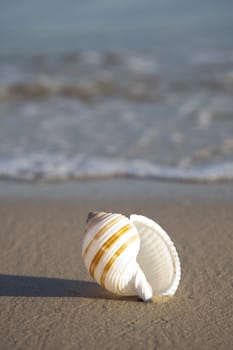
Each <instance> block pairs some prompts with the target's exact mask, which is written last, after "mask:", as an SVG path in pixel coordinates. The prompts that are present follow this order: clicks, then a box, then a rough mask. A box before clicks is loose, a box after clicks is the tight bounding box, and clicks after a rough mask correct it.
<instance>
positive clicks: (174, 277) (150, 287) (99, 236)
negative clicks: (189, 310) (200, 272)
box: [82, 212, 181, 301]
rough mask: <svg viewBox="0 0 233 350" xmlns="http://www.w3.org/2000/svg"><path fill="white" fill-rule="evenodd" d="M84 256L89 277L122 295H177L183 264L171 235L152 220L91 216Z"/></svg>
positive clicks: (113, 215) (115, 215)
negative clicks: (181, 265) (181, 264)
mask: <svg viewBox="0 0 233 350" xmlns="http://www.w3.org/2000/svg"><path fill="white" fill-rule="evenodd" d="M82 257H83V261H84V264H85V266H86V268H87V270H88V271H89V273H90V275H91V276H92V277H93V278H94V279H95V280H96V281H97V282H98V283H99V284H100V285H101V286H102V287H104V288H106V289H107V290H109V291H110V292H112V293H115V294H119V295H128V296H130V295H138V296H139V297H140V298H141V299H143V300H144V301H148V300H150V299H152V296H153V295H174V294H175V292H176V290H177V288H178V285H179V282H180V277H181V268H180V261H179V257H178V254H177V251H176V248H175V246H174V244H173V242H172V241H171V239H170V237H169V236H168V234H167V233H166V232H165V231H164V230H163V229H162V228H161V227H160V226H159V225H158V224H157V223H155V222H154V221H153V220H151V219H148V218H147V217H145V216H142V215H136V214H133V215H131V216H130V218H127V217H126V216H124V215H122V214H114V213H105V212H94V213H89V215H88V218H87V226H86V230H85V236H84V240H83V246H82Z"/></svg>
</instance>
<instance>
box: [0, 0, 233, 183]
mask: <svg viewBox="0 0 233 350" xmlns="http://www.w3.org/2000/svg"><path fill="white" fill-rule="evenodd" d="M0 6H1V9H2V11H0V13H1V14H0V23H1V24H0V43H1V49H0V176H1V177H3V178H15V179H24V180H42V181H43V180H50V181H53V180H66V179H71V178H72V179H78V178H85V177H94V178H95V177H105V176H135V177H142V178H148V177H149V178H160V179H173V180H180V181H184V180H191V181H216V180H222V181H224V180H228V181H229V180H230V181H231V180H233V156H232V155H233V41H232V33H233V11H232V12H231V11H230V9H231V8H232V4H231V2H230V1H223V2H221V4H219V3H218V2H217V1H212V2H210V1H204V2H200V1H197V2H194V1H193V2H190V3H189V7H188V5H187V4H186V2H184V1H181V0H179V1H177V3H176V6H174V5H173V4H172V2H170V1H168V0H167V1H165V2H161V1H156V2H155V3H154V2H151V1H149V0H147V1H146V2H144V3H143V4H141V3H140V2H139V1H136V2H134V4H133V5H132V2H131V1H130V0H128V1H125V2H119V4H118V3H117V4H116V3H113V2H111V1H110V2H106V1H103V2H102V3H101V5H100V4H99V3H98V5H97V4H93V3H92V2H89V1H87V2H83V1H78V2H74V3H73V2H71V3H69V7H68V6H67V5H65V2H64V1H61V0H60V1H57V2H56V6H55V3H54V1H50V2H48V3H46V4H45V2H43V1H42V2H40V4H38V3H36V2H28V1H26V0H24V1H22V3H21V7H17V6H16V5H14V6H13V5H12V4H11V3H9V2H8V3H6V2H0ZM45 9H46V13H45V14H44V17H43V13H44V11H45ZM62 11H63V12H62ZM41 16H42V17H41ZM26 18H27V20H26ZM41 18H43V21H41V20H40V19H41Z"/></svg>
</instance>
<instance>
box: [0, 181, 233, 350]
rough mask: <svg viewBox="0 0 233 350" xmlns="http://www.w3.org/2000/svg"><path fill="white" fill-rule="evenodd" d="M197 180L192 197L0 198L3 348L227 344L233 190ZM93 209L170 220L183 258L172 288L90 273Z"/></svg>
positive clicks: (232, 305)
mask: <svg viewBox="0 0 233 350" xmlns="http://www.w3.org/2000/svg"><path fill="white" fill-rule="evenodd" d="M162 186H164V188H166V186H167V185H166V184H163V185H162ZM181 187H182V186H181ZM195 188H197V189H198V186H197V187H195V186H194V187H193V188H192V190H191V192H193V197H190V193H189V196H188V197H189V198H188V199H187V196H185V193H186V192H185V191H183V192H182V195H180V194H179V193H178V194H177V198H176V196H175V195H173V196H172V199H170V200H169V199H168V198H167V197H168V196H165V197H164V198H162V197H161V196H158V197H157V198H156V196H154V198H150V199H149V200H148V199H147V200H146V199H140V198H134V199H133V198H129V199H126V198H122V200H120V199H119V198H118V199H116V200H114V199H109V198H107V199H103V198H102V199H101V198H96V197H95V199H91V198H86V199H84V198H81V197H80V198H78V196H77V198H72V200H71V199H70V200H69V199H67V198H66V199H61V198H60V199H56V200H55V199H50V200H48V199H45V198H44V199H43V198H40V200H39V199H36V198H35V197H34V198H31V199H29V198H27V199H24V200H22V199H20V198H17V199H15V200H13V198H12V197H11V198H10V199H8V200H7V199H6V198H5V199H2V200H1V201H0V222H1V228H0V267H1V271H0V349H1V350H2V349H3V350H6V349H122V350H123V349H205V350H206V349H212V350H213V349H224V350H225V349H231V348H232V344H233V322H232V320H233V294H232V287H233V280H232V271H233V269H232V267H233V265H232V256H233V254H232V252H233V239H232V231H233V199H232V200H230V199H229V198H225V197H224V195H223V196H220V197H221V198H220V197H219V196H218V193H219V192H218V191H212V190H211V191H212V194H211V195H210V196H209V195H208V193H209V192H210V187H208V186H206V187H205V186H203V188H204V190H203V189H202V190H201V191H200V193H202V196H198V195H197V194H195ZM227 188H228V190H227V191H226V192H228V193H229V191H232V186H228V187H227ZM189 190H190V187H189ZM221 193H222V192H221ZM97 197H98V196H97ZM209 197H211V199H209ZM215 197H216V198H215ZM214 198H215V199H216V200H214ZM224 198H225V199H224ZM93 209H94V210H96V209H97V210H106V211H116V212H121V213H125V214H130V213H134V212H136V213H140V214H144V215H147V216H148V217H150V218H152V219H155V220H156V221H158V222H159V223H160V224H161V225H162V226H163V227H164V228H165V229H166V230H167V232H168V233H169V234H170V235H171V237H172V239H173V240H174V242H175V244H176V247H177V249H178V252H179V255H180V258H181V264H182V280H181V284H180V287H179V288H178V291H177V294H176V295H175V296H174V297H173V298H163V299H161V298H155V300H154V302H151V303H143V302H141V301H139V300H138V299H137V298H134V297H132V298H119V297H115V296H113V295H111V294H110V293H108V292H106V291H104V290H103V289H102V288H100V287H99V286H97V285H96V283H95V282H93V281H92V280H91V279H90V278H89V276H88V274H87V273H86V270H85V268H84V266H83V264H82V262H81V242H82V235H83V228H84V224H85V218H86V215H87V212H88V211H89V210H93Z"/></svg>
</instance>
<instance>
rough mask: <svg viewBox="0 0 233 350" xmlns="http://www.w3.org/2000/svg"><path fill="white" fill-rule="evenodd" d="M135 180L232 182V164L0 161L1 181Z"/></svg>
mask: <svg viewBox="0 0 233 350" xmlns="http://www.w3.org/2000/svg"><path fill="white" fill-rule="evenodd" d="M116 176H118V177H119V176H121V177H136V178H143V179H160V180H171V181H172V180H173V181H193V182H214V181H233V162H225V163H218V164H211V165H205V166H202V167H192V168H183V167H169V166H161V165H155V164H152V163H149V162H146V161H143V160H127V159H107V158H98V157H95V158H86V157H84V156H82V155H77V156H73V157H70V158H67V157H65V156H63V155H48V154H47V155H44V154H31V155H30V156H28V157H27V158H26V157H18V158H12V159H10V160H6V159H5V160H0V178H4V179H14V180H25V181H36V180H38V181H65V180H71V179H76V180H78V179H83V178H96V179H97V178H104V177H116Z"/></svg>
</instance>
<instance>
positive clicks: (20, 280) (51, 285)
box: [0, 274, 139, 302]
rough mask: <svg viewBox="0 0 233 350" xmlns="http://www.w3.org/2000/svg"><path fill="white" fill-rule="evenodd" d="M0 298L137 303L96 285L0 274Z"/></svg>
mask: <svg viewBox="0 0 233 350" xmlns="http://www.w3.org/2000/svg"><path fill="white" fill-rule="evenodd" d="M0 296H7V297H78V298H92V299H111V300H127V301H134V302H135V301H138V300H139V299H138V297H124V296H122V297H121V296H117V295H114V294H111V293H109V292H108V291H106V290H105V289H103V288H101V287H100V286H99V285H98V284H97V283H94V282H87V281H79V280H68V279H60V278H50V277H35V276H18V275H3V274H0Z"/></svg>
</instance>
